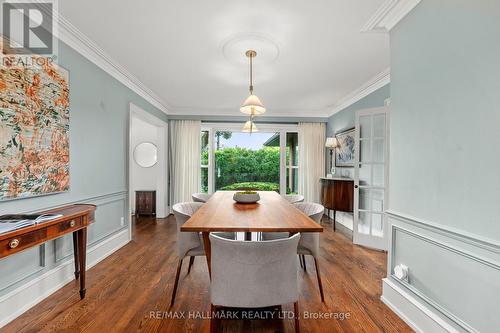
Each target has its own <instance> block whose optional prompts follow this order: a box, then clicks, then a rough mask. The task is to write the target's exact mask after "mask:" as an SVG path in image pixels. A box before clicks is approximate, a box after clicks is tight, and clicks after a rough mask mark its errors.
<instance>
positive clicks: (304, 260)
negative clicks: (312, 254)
mask: <svg viewBox="0 0 500 333" xmlns="http://www.w3.org/2000/svg"><path fill="white" fill-rule="evenodd" d="M302 262H303V264H304V272H307V264H306V256H305V255H304V254H303V255H302Z"/></svg>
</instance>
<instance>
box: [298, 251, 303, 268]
mask: <svg viewBox="0 0 500 333" xmlns="http://www.w3.org/2000/svg"><path fill="white" fill-rule="evenodd" d="M298 257H299V263H300V268H304V265H303V264H302V255H300V254H299V255H298Z"/></svg>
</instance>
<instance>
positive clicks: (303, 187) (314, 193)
mask: <svg viewBox="0 0 500 333" xmlns="http://www.w3.org/2000/svg"><path fill="white" fill-rule="evenodd" d="M325 138H326V126H325V124H324V123H299V156H300V158H299V193H301V194H302V195H303V196H304V201H306V202H316V203H319V202H320V183H319V178H320V177H323V176H324V175H325Z"/></svg>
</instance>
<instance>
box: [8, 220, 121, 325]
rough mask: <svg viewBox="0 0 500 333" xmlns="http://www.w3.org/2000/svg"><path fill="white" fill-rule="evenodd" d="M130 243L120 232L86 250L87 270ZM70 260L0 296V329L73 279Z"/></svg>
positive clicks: (72, 268) (72, 266)
mask: <svg viewBox="0 0 500 333" xmlns="http://www.w3.org/2000/svg"><path fill="white" fill-rule="evenodd" d="M129 241H130V237H129V232H128V230H123V231H121V232H119V233H117V234H115V235H113V236H112V237H109V238H108V239H106V240H105V241H103V242H101V243H99V244H97V245H95V246H92V247H90V248H88V249H87V270H88V269H90V268H91V267H93V266H95V265H96V264H98V263H99V262H100V261H102V260H103V259H105V258H106V257H108V256H109V255H111V254H112V253H114V252H115V251H117V250H118V249H119V248H121V247H123V246H124V245H126V244H127V243H128V242H129ZM73 271H74V264H73V260H72V259H69V260H66V261H64V262H63V263H62V264H61V265H58V266H56V267H54V268H53V269H51V270H49V271H47V272H45V273H44V274H42V275H40V276H38V277H37V278H35V279H33V280H31V281H30V282H28V283H26V284H24V285H22V286H20V287H19V288H17V289H15V290H13V291H11V292H9V293H8V294H6V295H3V296H2V297H0V313H1V314H2V318H0V327H2V326H5V325H6V324H8V323H9V322H10V321H12V320H14V319H15V318H16V317H18V316H20V315H21V314H22V313H24V312H25V311H27V310H28V309H30V308H31V307H33V306H34V305H36V304H37V303H39V302H40V301H42V300H43V299H44V298H46V297H48V296H49V295H51V294H52V293H54V292H55V291H57V290H58V289H59V288H61V287H63V286H64V285H65V284H67V283H68V282H71V281H73V280H74V278H75V275H74V272H73Z"/></svg>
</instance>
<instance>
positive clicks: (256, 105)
mask: <svg viewBox="0 0 500 333" xmlns="http://www.w3.org/2000/svg"><path fill="white" fill-rule="evenodd" d="M240 111H241V112H243V113H245V114H249V115H252V116H257V115H259V114H263V113H264V112H266V108H265V107H264V105H263V104H262V102H261V101H260V99H259V97H257V96H256V95H253V94H252V95H250V96H248V97H247V99H246V100H245V102H243V105H242V106H241V108H240Z"/></svg>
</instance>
